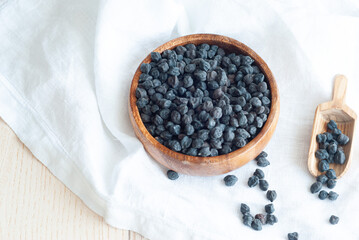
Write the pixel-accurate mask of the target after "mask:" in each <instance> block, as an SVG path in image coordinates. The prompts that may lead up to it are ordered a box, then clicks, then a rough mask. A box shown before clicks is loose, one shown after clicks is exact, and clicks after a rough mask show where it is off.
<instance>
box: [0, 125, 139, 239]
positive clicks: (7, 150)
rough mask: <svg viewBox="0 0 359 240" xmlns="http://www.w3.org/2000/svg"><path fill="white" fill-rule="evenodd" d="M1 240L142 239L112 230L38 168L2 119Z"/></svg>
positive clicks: (0, 138) (55, 180)
mask: <svg viewBox="0 0 359 240" xmlns="http://www.w3.org/2000/svg"><path fill="white" fill-rule="evenodd" d="M0 239H4V240H5V239H6V240H18V239H36V240H41V239H46V240H50V239H56V240H59V239H64V240H65V239H66V240H68V239H94V240H95V239H96V240H99V239H103V240H105V239H106V240H107V239H116V240H145V238H143V237H142V236H141V235H139V234H137V233H135V232H131V231H127V230H120V229H116V228H113V227H111V226H109V225H108V224H106V223H105V222H104V220H103V218H102V217H100V216H98V215H97V214H95V213H94V212H92V211H91V210H90V209H89V208H87V207H86V205H85V204H84V203H83V202H82V201H81V200H80V199H79V198H78V197H77V196H76V195H75V194H73V193H72V192H71V191H70V190H69V189H67V188H66V187H65V186H64V185H63V184H62V183H61V182H60V181H59V180H58V179H57V178H56V177H54V176H53V175H52V174H51V173H50V171H49V170H48V169H47V168H46V167H45V166H44V165H42V164H41V163H40V162H39V161H38V160H37V159H36V158H35V157H34V156H33V155H32V154H31V152H30V151H29V150H28V149H27V148H26V147H25V146H24V144H23V143H22V142H20V140H19V139H18V138H17V137H16V135H15V134H14V133H13V132H12V130H11V129H10V128H9V127H8V126H7V125H6V124H5V123H4V122H3V120H2V119H1V118H0Z"/></svg>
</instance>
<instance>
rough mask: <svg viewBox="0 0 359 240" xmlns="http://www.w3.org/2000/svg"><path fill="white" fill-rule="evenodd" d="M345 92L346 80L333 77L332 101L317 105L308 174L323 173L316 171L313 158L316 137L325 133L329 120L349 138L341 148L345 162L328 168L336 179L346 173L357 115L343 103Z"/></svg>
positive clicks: (317, 145)
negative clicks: (333, 171)
mask: <svg viewBox="0 0 359 240" xmlns="http://www.w3.org/2000/svg"><path fill="white" fill-rule="evenodd" d="M346 90H347V79H346V77H345V76H343V75H337V76H336V77H335V82H334V89H333V100H332V101H330V102H326V103H322V104H319V105H318V107H317V109H316V111H315V117H314V124H313V131H312V138H311V140H310V147H309V156H308V168H309V172H310V173H311V174H312V175H313V176H315V177H317V176H319V175H321V174H323V173H321V172H320V171H319V170H318V162H319V159H317V158H316V157H315V151H317V150H318V148H319V144H318V143H317V141H316V136H317V135H318V134H319V133H323V132H326V131H327V123H328V122H329V120H334V121H335V122H337V124H338V128H339V129H340V130H341V131H342V133H344V134H345V135H347V136H348V137H349V142H348V143H347V144H346V145H345V146H343V149H344V153H345V157H346V161H345V163H344V164H343V165H340V164H335V163H333V164H330V168H332V169H334V170H335V172H336V174H337V178H340V177H341V176H343V175H344V173H346V171H347V170H348V168H349V165H350V162H351V158H350V155H351V148H352V143H353V135H354V127H355V121H356V118H357V115H356V114H355V112H354V111H353V110H351V109H350V108H349V107H348V106H347V105H346V104H345V103H344V98H345V92H346Z"/></svg>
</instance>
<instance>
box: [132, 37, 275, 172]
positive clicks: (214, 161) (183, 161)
mask: <svg viewBox="0 0 359 240" xmlns="http://www.w3.org/2000/svg"><path fill="white" fill-rule="evenodd" d="M189 43H193V44H195V45H198V44H202V43H208V44H215V45H218V46H219V47H221V48H223V49H224V50H226V51H227V52H234V53H237V54H245V55H248V56H250V57H251V58H253V59H254V60H255V64H256V65H257V66H258V67H259V68H260V70H261V71H262V72H263V74H264V75H265V77H266V79H267V83H269V88H270V91H271V107H270V113H269V115H268V119H267V121H266V123H265V124H264V126H263V128H262V129H261V131H260V132H259V133H258V135H257V136H256V137H255V138H254V139H252V141H250V142H249V143H247V145H246V146H244V147H243V148H240V149H238V150H236V151H233V152H231V153H228V154H225V155H219V156H215V157H193V156H189V155H185V154H182V153H178V152H175V151H173V150H171V149H169V148H167V147H165V146H164V145H162V144H160V143H159V142H158V141H157V140H156V139H155V138H154V137H152V135H151V134H150V133H149V132H148V131H147V129H146V127H145V125H144V124H143V122H142V120H141V117H140V114H139V111H138V108H137V106H136V95H135V91H136V88H137V84H138V80H139V77H140V75H141V71H140V67H138V68H137V71H136V73H135V75H134V77H133V80H132V84H131V89H130V99H129V114H130V119H131V123H132V125H133V128H134V130H135V134H136V135H137V137H138V138H139V140H140V141H141V142H142V144H143V146H144V147H145V149H146V151H147V152H148V153H149V154H150V155H151V156H152V157H153V158H154V159H155V160H156V161H157V162H159V163H160V164H162V165H164V166H165V167H167V168H169V169H172V170H174V171H176V172H179V173H183V174H189V175H202V176H209V175H219V174H223V173H227V172H229V171H232V170H234V169H237V168H239V167H241V166H242V165H244V164H246V163H247V162H249V161H250V160H252V159H254V158H255V157H256V156H258V154H259V153H260V152H261V151H262V150H263V149H264V147H265V146H266V145H267V144H268V142H269V140H270V139H271V137H272V135H273V133H274V130H275V128H276V125H277V122H278V117H279V92H278V88H277V84H276V82H275V79H274V77H273V74H272V72H271V71H270V69H269V68H268V66H267V64H266V63H265V62H264V61H263V59H262V58H261V57H259V56H258V55H257V54H256V53H255V52H254V51H253V50H252V49H250V48H249V47H247V46H246V45H244V44H243V43H241V42H239V41H237V40H234V39H232V38H229V37H225V36H221V35H215V34H194V35H188V36H184V37H179V38H176V39H173V40H171V41H169V42H167V43H165V44H163V45H161V46H159V47H158V48H156V49H155V50H153V51H154V52H159V53H162V52H163V51H164V50H167V49H174V48H176V47H177V46H180V45H185V44H189ZM149 62H151V55H150V54H149V55H148V56H147V57H146V58H145V59H144V60H143V61H142V62H141V64H142V63H149ZM141 64H140V66H141Z"/></svg>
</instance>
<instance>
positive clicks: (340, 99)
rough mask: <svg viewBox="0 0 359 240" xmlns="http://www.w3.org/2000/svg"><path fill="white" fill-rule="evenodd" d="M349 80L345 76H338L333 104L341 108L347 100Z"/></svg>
mask: <svg viewBox="0 0 359 240" xmlns="http://www.w3.org/2000/svg"><path fill="white" fill-rule="evenodd" d="M347 82H348V80H347V78H346V77H345V76H344V75H336V76H335V81H334V88H333V103H334V104H335V105H337V106H341V105H343V103H344V100H345V93H346V91H347Z"/></svg>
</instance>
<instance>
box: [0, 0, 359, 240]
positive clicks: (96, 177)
mask: <svg viewBox="0 0 359 240" xmlns="http://www.w3.org/2000/svg"><path fill="white" fill-rule="evenodd" d="M290 2H291V3H289V2H288V1H270V2H265V1H258V0H251V1H234V0H223V1H218V0H212V1H204V0H201V1H192V0H186V1H174V0H156V1H145V0H134V1H118V0H107V1H103V2H101V1H99V0H90V1H89V0H61V1H60V0H47V1H39V0H19V1H3V2H2V3H0V116H1V117H2V118H3V119H4V120H5V121H6V122H7V123H8V124H9V126H10V127H11V128H12V129H13V130H14V131H15V132H16V134H17V135H18V137H19V138H20V139H21V140H22V141H23V142H24V143H25V145H26V146H27V147H28V148H29V149H30V150H31V151H32V153H33V154H34V155H35V156H36V157H37V158H38V159H39V160H40V161H41V162H43V163H44V164H45V165H46V166H47V167H48V168H49V169H50V171H51V172H52V173H53V174H54V175H55V176H56V177H58V178H59V179H60V180H61V181H62V182H63V183H64V184H65V185H66V186H67V187H69V188H70V189H71V190H72V191H73V192H74V193H75V194H77V195H78V196H79V197H80V198H81V199H82V200H83V201H84V202H85V203H86V204H87V205H88V206H89V207H90V208H91V209H92V210H94V211H95V212H96V213H98V214H100V215H101V216H103V217H104V218H105V220H106V221H107V222H108V223H109V224H111V225H113V226H115V227H118V228H124V229H130V230H134V231H137V232H139V233H141V234H142V235H144V236H146V237H148V238H149V239H151V240H168V239H173V240H180V239H181V240H182V239H186V240H187V239H198V240H199V239H200V240H203V239H208V240H218V239H285V238H286V235H287V233H288V232H294V231H297V232H299V234H300V238H301V239H315V240H318V239H327V240H329V239H359V225H358V221H357V217H358V214H359V205H358V202H359V187H358V186H359V161H358V157H359V150H358V149H359V148H358V146H359V145H358V143H359V139H355V142H354V145H353V155H352V157H353V163H352V165H351V168H350V170H349V171H348V173H347V174H346V175H345V176H344V177H343V178H342V179H340V181H339V182H338V184H337V187H336V188H335V191H337V192H338V193H339V194H340V196H339V198H338V200H337V201H336V202H330V201H320V200H318V198H317V196H316V195H312V194H310V192H309V186H310V185H311V183H312V182H313V181H314V178H313V177H312V176H311V175H310V174H309V173H308V170H307V153H308V147H309V140H310V135H311V129H312V121H313V117H314V111H315V107H316V106H317V105H318V104H319V103H322V102H326V101H329V100H330V99H331V91H332V86H333V77H334V75H335V74H337V73H342V74H345V75H346V76H347V77H348V79H349V82H348V91H347V103H348V105H349V106H350V107H351V108H353V109H354V110H355V111H356V112H357V113H359V101H358V100H359V98H358V91H359V44H358V43H359V18H358V17H359V4H358V2H355V1H339V0H338V1H334V0H332V1H323V3H320V2H319V1H309V0H308V1H298V2H293V1H290ZM191 33H217V34H223V35H227V36H230V37H233V38H235V39H237V40H239V41H241V42H243V43H245V44H247V45H248V46H249V47H251V48H252V49H254V50H255V51H256V52H257V53H258V54H259V55H260V56H262V58H263V59H264V60H265V61H266V62H267V64H268V65H269V67H270V68H271V70H272V71H273V73H274V76H275V78H276V80H277V82H278V86H279V91H280V97H281V114H280V119H279V123H278V127H277V129H276V132H275V134H274V137H273V138H272V140H271V142H270V143H269V145H268V147H267V148H266V150H267V152H268V153H269V160H270V161H271V165H270V166H269V167H267V168H265V169H264V172H265V174H266V178H267V180H268V181H269V184H270V189H275V190H276V191H277V193H278V198H277V200H275V202H274V205H275V208H276V211H275V215H276V216H277V217H278V218H279V222H278V223H277V224H275V225H274V226H264V227H263V230H262V231H261V232H255V231H253V230H252V229H250V228H248V227H246V226H244V225H243V224H242V222H241V221H242V220H241V216H240V214H239V205H240V203H242V202H244V203H247V204H249V206H250V207H251V209H252V213H259V212H264V209H263V207H264V205H265V204H267V203H268V201H267V200H266V198H265V194H264V192H262V191H260V190H259V189H257V188H255V189H250V188H248V187H247V186H246V182H247V179H248V177H249V176H250V175H251V174H252V173H253V171H254V170H255V168H256V165H255V163H254V162H250V163H249V164H247V165H245V166H244V167H242V168H240V169H238V170H236V171H234V172H233V174H235V175H237V176H238V178H239V181H238V183H237V185H236V186H234V187H232V188H228V187H225V186H224V184H223V180H222V179H223V176H214V177H192V176H180V178H179V179H178V180H177V181H170V180H168V179H167V177H166V175H165V172H166V169H164V168H163V167H161V166H160V165H159V164H157V163H156V162H155V161H154V160H153V159H151V158H150V157H149V156H148V155H147V154H146V152H145V151H144V149H143V147H142V145H141V143H140V142H139V141H138V140H137V138H136V137H135V136H134V133H133V130H132V127H131V125H130V122H129V118H128V112H127V99H128V91H129V86H130V82H131V80H132V76H133V74H134V72H135V69H136V68H137V66H138V65H139V63H140V62H141V60H142V59H143V58H144V57H145V56H146V55H147V54H149V52H150V51H151V50H153V49H154V48H156V47H157V46H159V45H161V44H162V43H164V42H167V41H168V40H170V39H172V38H175V37H178V36H183V35H186V34H191ZM357 129H358V127H357ZM355 137H356V138H358V137H359V136H358V131H357V132H356V136H355ZM332 214H334V215H337V216H339V217H340V222H339V224H338V225H336V226H331V225H330V224H329V223H328V219H329V217H330V216H331V215H332Z"/></svg>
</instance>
